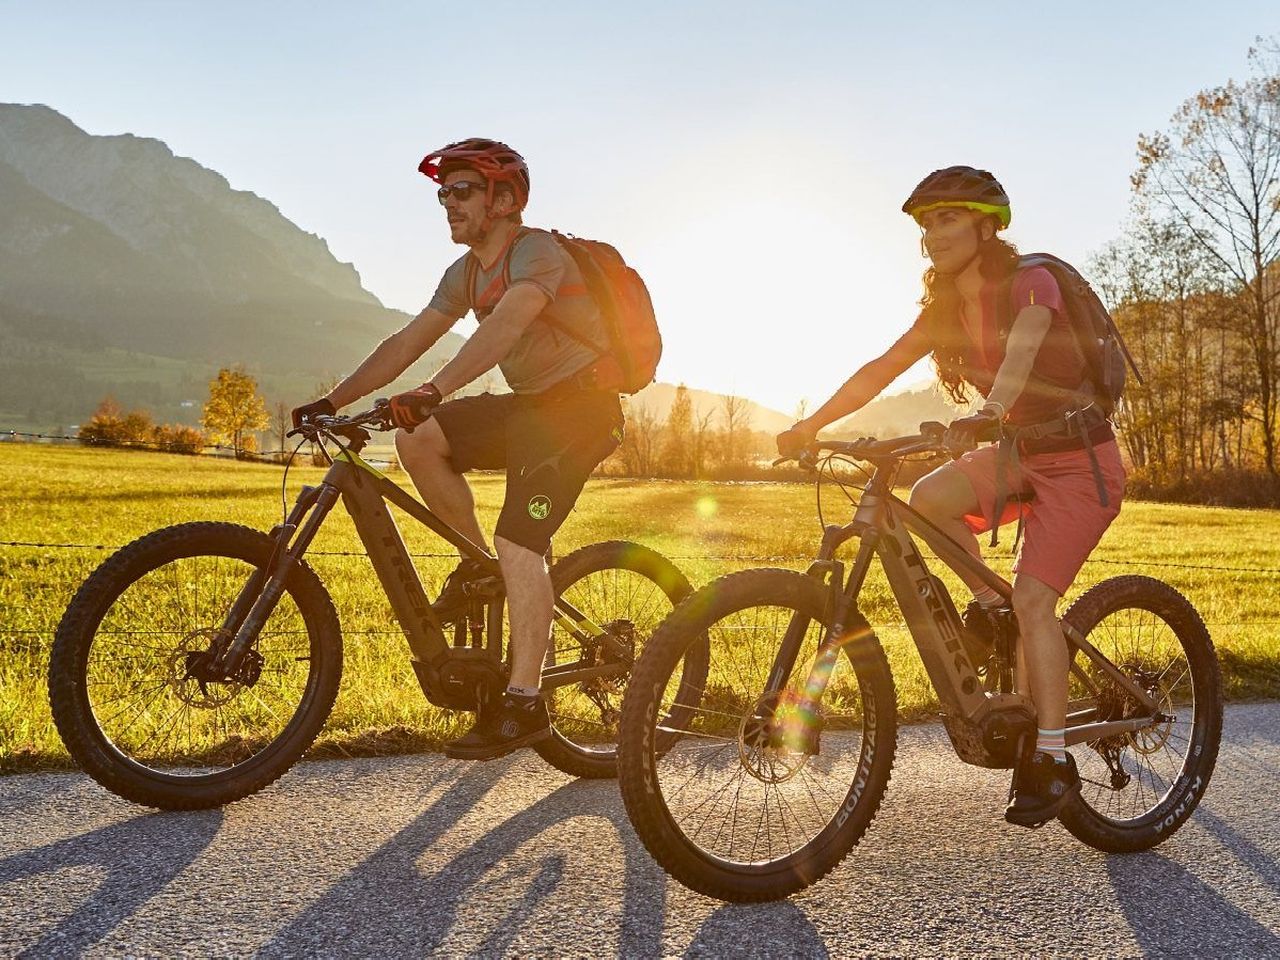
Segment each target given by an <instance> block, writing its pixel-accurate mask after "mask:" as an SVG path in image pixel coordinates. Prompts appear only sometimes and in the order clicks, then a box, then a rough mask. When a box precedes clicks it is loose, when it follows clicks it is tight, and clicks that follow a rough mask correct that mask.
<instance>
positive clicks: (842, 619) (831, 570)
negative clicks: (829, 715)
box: [761, 527, 875, 752]
mask: <svg viewBox="0 0 1280 960" xmlns="http://www.w3.org/2000/svg"><path fill="white" fill-rule="evenodd" d="M840 539H844V535H843V532H842V530H841V528H839V527H828V528H827V532H826V534H825V535H824V537H823V544H822V549H821V550H820V551H819V553H818V559H817V560H816V561H814V563H813V564H811V565H810V567H809V569H808V570H807V571H806V575H808V576H813V577H821V578H823V579H826V578H828V577H829V578H830V584H829V596H828V599H827V603H828V605H829V607H830V609H831V611H832V617H831V626H830V627H829V628H828V629H827V630H826V632H825V633H824V634H823V638H822V641H821V642H820V643H819V644H818V650H817V653H816V655H815V657H814V662H813V666H812V667H811V668H810V670H809V675H808V676H807V677H806V678H805V682H804V686H803V687H802V689H801V692H800V694H799V698H798V700H797V701H795V702H793V704H792V706H794V707H795V709H797V710H798V711H799V712H800V714H801V715H803V716H805V717H807V718H809V719H810V720H811V721H813V722H812V723H810V724H808V725H807V726H809V727H810V728H811V729H812V731H813V732H812V733H811V734H810V738H811V740H812V743H806V748H808V747H811V746H816V737H817V733H816V731H817V724H816V718H817V716H818V709H817V708H818V703H819V702H820V701H821V700H822V697H823V694H825V693H826V689H827V684H828V683H829V682H830V680H831V674H832V673H833V672H834V670H835V667H836V663H837V661H838V660H839V658H840V651H841V650H842V649H843V648H844V647H845V646H846V645H847V644H848V643H849V642H850V640H851V639H853V638H854V637H856V636H862V635H863V634H864V633H865V632H866V631H868V630H870V625H869V624H868V623H867V621H866V620H865V619H864V618H863V616H862V614H861V613H859V612H858V611H857V603H856V601H857V596H858V593H859V591H860V590H861V589H862V583H863V581H864V580H865V579H866V576H867V570H868V568H869V567H870V566H871V560H872V557H873V556H874V553H875V531H874V530H865V531H863V537H862V540H861V543H860V544H859V546H858V553H857V556H856V557H855V558H854V561H853V568H852V569H851V570H850V572H849V579H848V581H847V582H846V581H845V579H844V564H843V563H841V562H840V561H838V560H834V559H832V556H833V554H834V552H835V548H836V546H837V545H838V543H839V540H840ZM809 620H810V618H809V617H806V616H804V615H803V614H801V613H795V614H793V615H792V617H791V621H790V622H789V623H788V624H787V630H786V632H785V633H784V634H783V638H782V643H781V644H780V645H779V647H778V652H777V654H776V655H775V657H774V660H773V665H772V666H771V668H770V670H769V678H768V680H767V681H766V683H765V689H764V694H763V696H762V698H761V700H762V702H768V703H772V704H774V706H775V709H776V705H777V704H778V702H779V694H780V693H781V691H782V689H783V687H784V686H785V685H786V683H787V680H788V678H789V677H790V676H791V672H792V671H793V670H794V669H795V664H796V659H797V658H798V657H799V654H800V647H801V644H802V643H803V641H804V636H805V633H806V632H807V630H808V627H809ZM761 719H762V720H766V721H767V720H768V719H770V718H764V717H762V718H761ZM814 752H816V750H815V751H814Z"/></svg>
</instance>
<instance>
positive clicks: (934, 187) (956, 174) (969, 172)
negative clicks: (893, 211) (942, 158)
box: [902, 167, 1013, 230]
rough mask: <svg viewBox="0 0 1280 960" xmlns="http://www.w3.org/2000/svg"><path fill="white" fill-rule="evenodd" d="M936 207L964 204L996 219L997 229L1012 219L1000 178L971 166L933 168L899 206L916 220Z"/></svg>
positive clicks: (1003, 226)
mask: <svg viewBox="0 0 1280 960" xmlns="http://www.w3.org/2000/svg"><path fill="white" fill-rule="evenodd" d="M939 207H965V208H966V209H969V210H977V211H979V212H981V213H989V214H991V215H992V216H993V217H995V218H996V219H997V220H999V222H1000V226H999V229H1001V230H1003V229H1004V228H1005V227H1007V226H1008V225H1009V222H1010V221H1011V220H1012V219H1013V213H1012V212H1011V211H1010V209H1009V197H1008V195H1007V194H1006V193H1005V192H1004V187H1002V186H1000V181H999V180H997V179H996V178H995V177H993V176H992V175H991V174H990V173H988V172H987V171H986V170H978V169H975V168H974V167H946V168H945V169H942V170H935V171H933V173H931V174H929V175H928V176H927V177H925V178H924V179H923V180H921V181H920V182H919V183H918V184H916V188H915V189H914V190H912V191H911V196H910V197H908V198H907V202H906V203H904V204H903V205H902V212H903V213H907V214H910V215H911V217H912V218H913V219H914V220H915V221H916V223H919V222H920V218H921V217H922V216H924V215H925V213H927V212H928V211H930V210H937V209H938V208H939Z"/></svg>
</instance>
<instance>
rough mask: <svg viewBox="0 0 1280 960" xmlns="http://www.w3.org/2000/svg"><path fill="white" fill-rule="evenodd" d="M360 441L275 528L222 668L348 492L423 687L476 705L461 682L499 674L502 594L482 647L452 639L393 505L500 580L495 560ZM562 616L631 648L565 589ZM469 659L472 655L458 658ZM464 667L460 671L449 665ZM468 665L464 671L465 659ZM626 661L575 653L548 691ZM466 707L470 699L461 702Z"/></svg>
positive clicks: (558, 613)
mask: <svg viewBox="0 0 1280 960" xmlns="http://www.w3.org/2000/svg"><path fill="white" fill-rule="evenodd" d="M361 446H363V444H362V443H361V444H359V445H357V444H355V443H352V444H350V445H347V446H343V445H341V444H339V450H338V452H337V453H336V454H335V455H334V457H333V458H332V463H331V466H330V467H329V470H328V472H327V473H326V474H325V476H324V479H323V480H321V481H320V483H319V485H318V486H314V487H311V486H305V487H303V488H302V491H301V493H300V494H299V495H298V499H297V500H296V501H295V503H294V505H293V509H292V511H291V512H290V513H289V516H288V517H287V518H286V520H285V522H284V523H283V524H281V525H280V526H278V527H276V528H275V529H274V530H273V531H272V537H273V539H275V541H276V547H275V552H274V554H273V556H272V558H271V561H270V562H269V563H268V564H267V565H266V567H264V568H260V569H259V570H258V571H257V572H255V575H254V577H253V578H251V579H250V582H249V583H248V584H247V585H246V587H245V588H244V589H243V590H242V591H241V594H240V596H239V597H238V598H237V599H236V602H235V603H234V604H233V606H232V608H231V610H230V612H229V613H228V615H227V617H226V620H225V621H224V623H223V625H222V631H221V635H222V636H224V637H233V638H234V639H232V640H231V642H230V643H229V644H228V645H227V646H226V648H225V650H224V652H223V654H222V656H221V657H220V658H219V667H220V668H221V669H222V670H224V671H225V672H226V673H227V675H231V674H234V672H235V671H236V669H238V667H239V664H240V661H241V660H242V659H243V657H244V655H245V652H246V651H247V650H248V649H249V648H250V646H251V645H252V643H253V641H254V638H256V636H257V634H258V631H260V630H261V629H262V625H263V624H264V623H266V621H267V618H268V617H269V616H270V614H271V611H272V610H273V609H274V608H275V605H276V603H277V602H278V601H279V599H280V596H281V595H282V594H283V592H284V584H285V581H286V579H287V577H288V575H289V572H290V570H292V568H293V566H294V565H295V564H296V563H297V562H298V561H300V560H301V559H302V557H303V555H304V554H305V553H306V551H307V548H308V547H309V546H310V545H311V542H312V541H313V540H314V539H315V536H316V534H317V533H318V532H319V530H320V526H321V524H323V523H324V521H325V518H326V517H327V516H328V515H329V512H330V511H331V510H332V509H333V508H334V506H335V505H336V504H337V503H338V501H339V499H341V500H342V502H343V505H344V506H345V507H346V509H347V512H348V513H350V514H351V519H352V522H353V523H354V524H355V528H356V533H357V534H358V535H359V537H360V542H361V543H362V544H364V548H365V551H366V552H367V553H368V555H369V560H370V562H371V563H372V564H373V569H374V573H375V574H376V575H377V577H378V581H379V583H380V584H381V585H382V589H383V590H384V591H385V593H386V595H387V599H388V600H389V601H390V603H391V609H392V611H393V613H394V614H395V617H396V620H397V621H398V622H399V624H400V628H401V630H402V631H403V632H404V635H405V639H406V640H407V642H408V645H409V654H410V660H411V663H412V665H413V669H414V673H415V674H416V675H417V677H418V682H419V684H420V686H421V687H422V690H423V693H425V694H426V696H427V699H428V700H430V701H431V702H432V703H435V704H437V705H440V706H446V707H458V706H459V704H466V703H470V691H461V690H459V689H457V688H458V687H459V686H461V685H464V684H465V683H467V682H468V681H469V680H473V679H474V678H475V674H476V671H477V670H478V671H479V673H480V674H485V675H487V676H488V677H490V678H496V677H499V676H501V673H500V664H501V660H502V624H503V616H502V610H503V606H504V594H503V592H502V591H501V589H498V590H497V591H496V592H494V593H493V594H492V595H491V596H490V597H488V598H487V605H488V610H487V614H488V615H487V617H486V618H485V619H486V622H487V635H486V637H485V642H484V645H483V647H477V646H475V645H471V646H467V645H464V643H465V636H464V634H463V631H461V630H460V631H459V638H460V640H462V641H463V642H462V643H459V644H458V645H452V646H451V645H450V643H449V641H448V639H447V638H446V636H445V633H444V627H443V626H442V624H441V623H440V620H439V618H438V617H437V616H436V614H435V611H433V610H432V609H431V604H430V602H429V600H428V598H427V594H426V591H425V590H424V589H423V586H422V581H421V579H420V578H419V576H418V572H417V569H416V568H415V567H414V565H413V561H412V559H411V558H410V556H409V551H408V549H407V547H406V546H405V543H404V538H403V537H402V536H401V534H400V530H399V527H398V526H397V525H396V522H395V519H394V517H392V515H391V511H390V510H389V509H388V506H387V505H388V503H390V504H393V505H395V506H396V507H399V508H400V509H401V510H403V511H404V512H405V513H406V514H408V515H409V516H410V517H411V518H413V519H414V520H416V521H418V522H419V523H421V524H423V525H425V526H426V527H428V528H429V529H430V530H431V531H432V532H434V533H435V534H436V535H438V536H440V537H442V538H443V539H444V540H446V541H448V542H449V543H450V544H452V545H453V546H454V547H456V548H457V549H458V551H459V552H460V553H461V554H462V555H463V556H464V557H469V558H471V559H474V560H477V561H479V562H480V563H481V564H482V566H483V567H484V568H485V570H486V572H488V573H491V575H492V576H494V577H495V578H497V580H498V583H499V584H500V583H501V573H500V570H499V567H498V561H497V558H496V557H494V556H493V555H492V554H490V553H488V552H487V551H486V550H484V549H483V548H481V547H480V546H479V545H477V544H475V543H473V542H472V541H471V540H469V539H468V538H467V537H466V536H464V535H463V534H461V533H459V532H458V531H457V530H455V529H454V528H453V527H451V526H450V525H449V524H447V523H446V522H445V521H443V520H442V519H440V517H438V516H437V515H436V514H435V513H433V512H432V511H431V510H430V509H429V508H428V507H426V506H425V505H424V504H423V503H421V502H420V501H419V500H417V499H416V498H415V497H414V496H412V495H411V494H409V493H407V492H406V491H405V490H403V489H402V488H401V487H400V486H398V485H397V484H396V483H394V482H392V481H391V480H390V479H389V478H387V477H386V476H385V475H384V474H383V473H381V472H380V471H379V470H378V469H376V468H375V467H373V466H372V465H370V464H369V463H368V462H367V461H365V460H364V459H363V458H362V457H361V456H360V455H359V452H358V451H359V448H360V447H361ZM553 617H554V620H555V622H556V623H557V624H558V625H559V626H560V627H561V628H563V629H564V630H566V631H568V632H569V633H570V634H571V635H573V636H574V637H576V638H577V639H578V640H579V641H581V642H583V643H591V642H599V643H601V644H605V645H608V646H611V647H612V652H614V653H616V654H618V655H622V654H623V653H624V652H625V651H626V648H625V646H624V645H623V644H622V643H621V642H620V641H618V640H617V639H616V638H614V637H613V636H612V635H611V634H610V633H609V632H608V631H606V630H605V629H604V628H602V627H601V626H600V625H598V624H596V623H593V622H592V621H591V619H590V618H588V617H587V616H586V615H585V614H584V613H582V612H581V611H580V610H578V609H577V608H576V607H574V606H573V605H572V604H571V603H569V602H568V601H567V600H565V599H563V598H562V597H557V598H556V601H555V608H554V613H553ZM462 661H465V662H466V663H461V662H462ZM451 665H460V666H461V667H462V669H460V670H457V671H449V670H446V668H447V667H449V666H451ZM467 666H470V667H471V673H470V674H468V673H467V669H466V667H467ZM625 669H626V667H625V666H624V665H621V664H619V663H617V662H615V663H595V662H591V663H587V662H585V661H581V660H579V661H574V662H572V663H565V664H557V665H554V666H550V667H547V668H546V669H545V670H544V671H543V674H542V686H543V688H544V689H551V688H554V687H560V686H566V685H569V684H573V683H579V682H581V681H582V680H585V679H588V678H590V677H600V676H615V675H620V674H621V673H622V672H623V671H624V670H625ZM462 708H463V709H467V708H468V707H465V706H463V707H462Z"/></svg>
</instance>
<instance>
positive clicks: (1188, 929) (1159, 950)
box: [1107, 852, 1280, 957]
mask: <svg viewBox="0 0 1280 960" xmlns="http://www.w3.org/2000/svg"><path fill="white" fill-rule="evenodd" d="M1107 873H1108V874H1109V875H1110V877H1111V884H1112V886H1113V887H1114V888H1115V891H1116V903H1117V904H1118V905H1119V907H1120V909H1121V910H1122V911H1123V912H1124V915H1125V919H1127V920H1128V921H1129V927H1130V929H1132V931H1133V935H1134V937H1135V938H1136V939H1137V941H1138V944H1139V945H1140V946H1141V948H1142V952H1143V954H1144V955H1147V956H1152V955H1156V956H1171V955H1172V956H1222V955H1225V954H1230V955H1233V956H1238V955H1242V954H1244V955H1249V956H1254V955H1256V956H1273V957H1274V956H1276V955H1277V953H1278V952H1280V939H1277V938H1276V936H1275V935H1274V934H1273V933H1272V932H1271V931H1270V930H1268V929H1267V928H1266V927H1264V926H1262V925H1261V924H1259V923H1258V922H1257V921H1256V920H1254V919H1253V918H1252V917H1250V916H1249V915H1248V914H1247V913H1244V912H1242V911H1241V910H1240V909H1238V908H1237V907H1236V906H1234V905H1233V904H1231V903H1229V902H1228V901H1227V900H1226V899H1225V898H1224V897H1223V896H1222V895H1221V894H1220V893H1218V892H1217V891H1216V890H1214V889H1213V888H1212V887H1211V886H1209V885H1208V884H1206V883H1204V882H1203V881H1202V880H1200V879H1199V878H1198V877H1196V876H1194V875H1193V874H1191V873H1190V872H1189V871H1188V870H1186V869H1185V868H1184V867H1182V866H1179V865H1178V864H1176V863H1174V862H1173V861H1172V860H1169V859H1167V858H1166V857H1165V856H1163V855H1162V854H1160V853H1155V852H1151V853H1139V854H1134V855H1132V856H1125V857H1121V856H1114V857H1111V858H1109V859H1108V860H1107Z"/></svg>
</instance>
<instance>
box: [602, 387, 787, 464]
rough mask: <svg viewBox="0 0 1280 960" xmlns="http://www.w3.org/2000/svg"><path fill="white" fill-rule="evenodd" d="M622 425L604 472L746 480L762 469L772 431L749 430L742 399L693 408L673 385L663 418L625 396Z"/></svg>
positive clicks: (685, 394)
mask: <svg viewBox="0 0 1280 960" xmlns="http://www.w3.org/2000/svg"><path fill="white" fill-rule="evenodd" d="M623 406H624V409H625V413H626V427H625V429H624V432H623V440H622V443H621V445H620V446H619V447H618V449H617V450H616V451H615V452H614V453H613V454H612V455H611V456H610V457H609V458H608V459H607V460H606V461H605V462H604V463H603V464H602V465H601V470H602V472H604V473H608V474H615V475H616V474H621V475H624V476H629V477H666V478H671V479H689V480H699V479H745V478H748V477H754V476H756V475H757V474H759V473H761V471H762V469H763V468H764V463H765V461H766V460H767V458H768V457H769V455H770V451H771V450H772V449H773V438H772V435H771V434H768V433H765V432H763V431H759V430H754V429H752V424H751V412H750V404H749V402H748V401H747V399H746V398H745V397H739V396H734V395H726V396H722V397H721V398H720V400H719V402H718V403H717V404H716V405H714V406H712V407H705V408H703V409H702V410H697V409H695V408H694V404H693V398H692V396H691V395H690V393H689V388H688V387H686V386H685V385H684V384H683V383H682V384H680V385H679V386H678V387H677V388H676V394H675V398H674V399H673V400H672V403H671V407H670V409H669V410H668V411H667V415H666V417H665V418H663V417H662V416H660V415H659V414H658V412H657V411H655V410H653V409H652V408H651V407H649V406H648V405H646V404H645V403H644V402H643V401H639V400H637V399H636V398H630V399H629V400H624V402H623Z"/></svg>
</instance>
